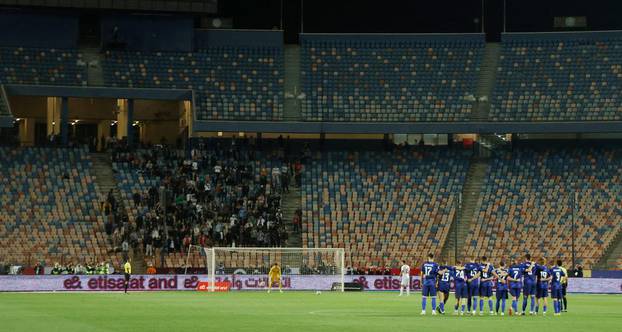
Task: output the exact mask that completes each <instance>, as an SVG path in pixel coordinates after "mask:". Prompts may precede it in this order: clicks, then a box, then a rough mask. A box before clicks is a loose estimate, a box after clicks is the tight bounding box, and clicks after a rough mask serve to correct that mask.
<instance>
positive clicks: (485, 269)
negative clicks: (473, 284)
mask: <svg viewBox="0 0 622 332" xmlns="http://www.w3.org/2000/svg"><path fill="white" fill-rule="evenodd" d="M480 269H481V271H482V279H488V278H492V277H493V275H492V271H494V270H495V268H494V267H493V266H492V264H482V265H481V266H480ZM482 284H483V285H484V286H492V279H490V280H488V281H482Z"/></svg>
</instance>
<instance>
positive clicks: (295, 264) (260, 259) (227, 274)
mask: <svg viewBox="0 0 622 332" xmlns="http://www.w3.org/2000/svg"><path fill="white" fill-rule="evenodd" d="M192 247H193V248H192ZM192 247H191V248H190V250H189V252H188V257H187V259H186V266H191V265H192V263H191V260H195V261H196V260H197V258H196V256H193V255H192V254H191V252H194V253H195V255H196V253H199V254H201V256H203V257H202V258H203V259H204V262H205V267H206V268H207V276H206V278H207V280H204V281H208V282H209V289H210V291H214V287H215V285H216V283H217V282H230V285H231V290H262V289H267V288H268V282H269V281H268V271H269V270H270V267H271V266H272V264H274V263H278V264H279V266H280V267H281V282H282V284H283V288H284V289H286V290H315V291H322V290H336V291H343V290H344V281H345V280H344V273H345V269H344V259H345V257H344V249H343V248H233V247H215V248H203V247H199V246H192Z"/></svg>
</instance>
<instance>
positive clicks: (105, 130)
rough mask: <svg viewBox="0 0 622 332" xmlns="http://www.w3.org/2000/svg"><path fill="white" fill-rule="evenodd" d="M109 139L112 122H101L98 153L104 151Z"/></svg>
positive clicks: (98, 128) (98, 129)
mask: <svg viewBox="0 0 622 332" xmlns="http://www.w3.org/2000/svg"><path fill="white" fill-rule="evenodd" d="M108 137H110V120H102V121H99V123H98V124H97V151H102V150H103V149H104V144H105V143H106V138H108ZM102 138H103V139H102Z"/></svg>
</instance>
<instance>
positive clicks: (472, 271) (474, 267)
mask: <svg viewBox="0 0 622 332" xmlns="http://www.w3.org/2000/svg"><path fill="white" fill-rule="evenodd" d="M464 270H465V272H466V275H467V277H468V278H469V279H473V278H475V276H476V275H477V273H478V272H481V267H480V265H479V264H477V263H467V264H466V265H465V266H464ZM471 283H472V284H478V283H479V277H478V278H475V279H473V280H471Z"/></svg>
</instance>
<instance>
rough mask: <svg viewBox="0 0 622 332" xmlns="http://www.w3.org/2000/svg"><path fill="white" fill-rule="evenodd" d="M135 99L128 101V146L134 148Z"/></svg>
mask: <svg viewBox="0 0 622 332" xmlns="http://www.w3.org/2000/svg"><path fill="white" fill-rule="evenodd" d="M133 125H134V99H128V100H127V146H130V147H131V146H134V126H133Z"/></svg>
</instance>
